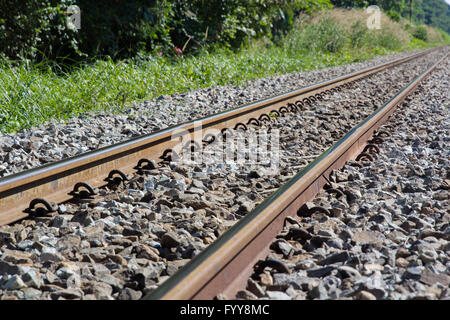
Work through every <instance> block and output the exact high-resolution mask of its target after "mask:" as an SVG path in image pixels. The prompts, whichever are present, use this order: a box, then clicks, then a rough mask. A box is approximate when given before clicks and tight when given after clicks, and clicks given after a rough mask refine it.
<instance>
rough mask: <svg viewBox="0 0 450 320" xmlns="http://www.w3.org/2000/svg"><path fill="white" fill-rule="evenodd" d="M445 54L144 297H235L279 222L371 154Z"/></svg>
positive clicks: (273, 262) (273, 264)
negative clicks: (346, 167)
mask: <svg viewBox="0 0 450 320" xmlns="http://www.w3.org/2000/svg"><path fill="white" fill-rule="evenodd" d="M445 58H446V56H445V57H443V58H441V59H440V60H439V61H438V62H436V63H435V64H433V65H432V66H431V67H430V68H428V69H427V70H426V71H424V72H423V73H422V74H421V75H419V76H418V77H417V78H415V79H414V81H412V82H411V83H410V84H409V85H408V86H407V87H405V88H404V89H403V90H401V91H400V92H399V93H398V94H397V95H396V96H395V97H394V98H392V99H391V100H390V101H388V102H387V103H386V104H385V105H383V106H382V107H380V108H379V109H377V110H376V111H375V112H374V113H373V114H371V115H370V116H369V117H367V119H366V120H364V121H363V122H361V123H360V124H359V125H357V126H356V127H354V128H353V129H352V130H351V131H350V132H348V133H347V134H346V135H345V136H344V137H343V138H342V139H341V140H339V141H338V142H337V143H336V144H335V145H333V146H332V147H331V148H329V149H328V150H327V151H326V152H324V153H323V154H322V155H320V156H319V157H317V158H316V159H315V160H314V161H313V162H312V163H311V164H309V165H308V166H307V167H306V168H304V169H303V170H301V171H300V172H299V173H298V174H296V175H295V176H294V177H293V178H292V179H291V180H289V181H288V182H287V183H286V184H285V185H284V186H283V187H282V188H280V189H279V190H277V191H276V192H275V193H274V194H272V195H271V196H270V197H269V198H268V199H266V200H265V201H264V202H263V203H261V204H260V205H259V206H258V207H257V208H256V209H255V210H254V211H252V212H251V213H250V214H248V215H246V216H245V217H244V218H242V219H241V220H240V221H239V222H238V223H237V224H236V225H235V226H233V228H231V229H230V230H229V231H228V232H227V233H226V234H224V235H223V236H222V237H221V238H220V239H218V240H217V241H216V242H215V243H213V244H212V245H210V246H209V247H208V248H207V249H206V250H205V251H204V252H202V253H201V254H200V255H199V256H198V257H196V258H195V259H194V260H192V261H191V262H190V263H189V264H188V265H186V266H185V267H184V268H183V269H182V270H181V271H180V272H179V273H177V274H176V275H175V276H174V277H172V278H171V279H169V280H168V281H166V282H165V283H164V284H163V285H161V287H159V288H158V289H157V290H156V291H155V292H153V293H152V294H150V295H148V296H147V298H148V299H172V300H182V299H212V298H214V297H216V296H217V295H219V294H224V295H225V296H227V297H233V296H235V294H236V292H237V291H238V290H239V289H242V288H245V287H246V285H247V280H248V278H249V276H250V275H251V274H252V273H253V271H254V270H253V266H254V265H255V264H256V263H257V262H258V261H259V260H260V259H261V258H262V257H264V256H266V255H267V253H268V251H269V244H270V243H271V242H272V241H273V239H274V238H275V237H276V235H277V234H278V233H279V232H280V230H281V229H282V228H283V226H284V224H285V219H286V218H287V217H289V216H291V217H295V216H297V213H298V212H299V211H301V210H302V209H303V208H302V206H303V205H304V204H305V203H306V202H308V201H309V200H311V199H312V198H314V196H315V195H316V194H317V193H318V192H319V191H320V190H321V189H322V188H323V186H324V185H326V184H328V183H330V180H329V178H328V177H330V174H331V173H332V171H333V170H336V169H340V168H341V167H342V166H343V165H344V164H345V163H346V161H348V160H350V159H358V160H359V159H361V158H364V157H369V158H370V157H371V156H370V152H372V151H373V150H375V149H377V148H378V147H377V146H376V145H375V144H373V143H370V139H374V140H375V139H376V138H377V137H378V135H379V136H380V137H381V136H382V132H378V133H377V129H378V128H379V127H380V126H381V125H382V124H383V123H384V122H385V121H386V120H387V119H388V118H389V117H390V116H391V115H392V113H393V112H394V111H395V108H396V107H397V106H398V105H400V104H401V103H402V102H403V101H404V100H405V99H406V98H407V96H408V94H411V93H412V92H413V91H414V90H415V89H416V87H417V86H418V85H419V84H420V83H421V81H423V80H424V79H425V78H426V77H427V76H428V75H429V74H430V73H431V72H432V71H433V70H434V69H435V68H436V67H437V66H438V65H439V63H441V62H442V61H443V60H444V59H445ZM374 133H375V135H374ZM309 210H312V211H314V208H310V209H309ZM277 264H278V265H277ZM265 266H269V267H273V268H275V269H277V268H283V265H282V264H279V261H276V260H270V259H269V260H265V261H264V262H263V263H262V265H259V266H258V268H261V269H264V267H265ZM280 271H281V272H283V271H282V270H280Z"/></svg>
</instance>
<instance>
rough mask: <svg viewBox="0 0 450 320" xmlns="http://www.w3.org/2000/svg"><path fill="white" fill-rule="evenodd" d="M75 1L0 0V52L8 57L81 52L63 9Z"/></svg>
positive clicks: (34, 58) (49, 55) (61, 54)
mask: <svg viewBox="0 0 450 320" xmlns="http://www.w3.org/2000/svg"><path fill="white" fill-rule="evenodd" d="M74 3H75V0H40V1H34V0H21V1H17V0H2V1H0V54H3V55H5V56H7V57H9V58H11V59H18V58H25V59H33V60H40V59H45V58H48V59H56V58H62V57H65V56H72V57H77V56H80V55H81V52H80V51H79V42H78V41H77V30H76V29H75V30H73V29H71V28H69V27H68V25H67V23H66V21H67V20H66V18H67V15H66V14H65V11H66V10H67V8H68V7H69V6H70V5H72V4H74Z"/></svg>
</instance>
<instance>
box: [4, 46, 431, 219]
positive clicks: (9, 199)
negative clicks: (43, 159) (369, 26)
mask: <svg viewBox="0 0 450 320" xmlns="http://www.w3.org/2000/svg"><path fill="white" fill-rule="evenodd" d="M437 49H438V48H433V49H430V50H426V51H423V52H421V53H418V54H415V55H411V56H409V57H406V58H401V59H397V60H394V61H391V62H388V63H385V64H380V65H377V66H375V67H371V68H366V69H363V70H360V71H357V72H353V73H350V74H347V75H344V76H341V77H337V78H334V79H331V80H328V81H324V82H320V83H318V84H315V85H311V86H307V87H304V88H301V89H298V90H293V91H291V92H288V93H284V94H281V95H277V96H274V97H271V98H268V99H264V100H260V101H257V102H254V103H251V104H248V105H244V106H239V107H237V108H234V109H231V110H227V111H224V112H221V113H218V114H215V115H211V116H207V117H204V118H202V119H199V120H196V121H189V122H186V123H183V124H179V125H176V126H173V127H170V128H167V129H163V130H160V131H157V132H154V133H151V134H148V135H143V136H139V137H136V138H133V139H130V140H127V141H124V142H121V143H117V144H114V145H111V146H108V147H104V148H101V149H98V150H94V151H90V152H87V153H84V154H81V155H78V156H75V157H70V158H67V159H64V160H60V161H56V162H54V163H50V164H47V165H44V166H41V167H37V168H34V169H30V170H27V171H24V172H20V173H17V174H13V175H10V176H6V177H3V178H1V179H0V225H4V224H8V223H12V222H14V221H17V220H20V219H23V218H26V217H27V216H28V215H29V214H28V213H27V212H26V210H27V209H28V208H29V207H30V204H33V201H34V200H35V199H39V198H43V199H45V201H47V202H48V203H49V204H51V203H61V202H64V201H67V200H70V199H71V198H72V195H71V194H72V191H73V189H74V186H75V185H76V184H79V183H87V184H89V185H90V186H92V187H93V188H95V187H101V186H104V185H106V182H105V178H106V177H107V176H108V175H109V174H110V173H111V172H112V171H113V170H120V171H121V172H123V173H124V174H125V175H127V174H130V173H133V172H136V169H135V166H136V164H137V163H138V161H139V160H141V159H153V160H158V161H161V160H160V158H161V155H162V154H163V153H164V152H165V151H167V150H171V149H173V148H175V147H176V146H177V145H178V144H179V142H180V141H181V140H184V139H190V140H196V141H198V139H199V137H198V133H199V132H202V131H201V130H202V129H208V130H222V129H224V128H234V127H235V126H236V125H237V124H239V123H243V124H246V123H248V121H249V120H251V119H252V118H257V117H260V116H262V115H264V114H266V115H267V114H269V113H270V112H271V111H274V110H275V111H278V110H279V109H280V108H283V107H285V106H286V105H287V104H289V103H295V102H297V103H298V102H300V103H302V101H308V100H307V99H311V100H314V99H320V98H321V97H320V95H321V94H322V93H324V92H325V93H329V92H331V91H335V90H338V91H340V90H341V88H342V87H343V86H346V85H348V83H350V82H353V81H356V80H358V79H361V78H363V77H367V76H369V75H372V74H374V73H376V72H380V71H382V70H385V69H387V68H390V67H393V66H396V65H399V64H401V63H405V62H408V61H411V60H413V59H417V58H419V57H421V56H424V55H426V54H428V53H430V52H432V51H434V50H437ZM174 137H175V138H174ZM200 139H201V137H200Z"/></svg>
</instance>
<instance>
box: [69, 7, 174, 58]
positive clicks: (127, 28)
mask: <svg viewBox="0 0 450 320" xmlns="http://www.w3.org/2000/svg"><path fill="white" fill-rule="evenodd" d="M77 3H78V5H79V6H80V9H81V29H80V39H81V49H82V51H83V52H85V53H86V54H88V55H89V56H91V57H93V56H99V55H100V56H111V57H116V58H123V57H130V56H134V55H136V54H137V53H138V52H139V51H150V50H152V49H157V46H158V45H159V46H164V47H169V46H170V45H171V39H170V35H169V33H170V24H171V21H172V18H173V11H172V7H173V4H172V2H171V1H168V0H132V1H129V0H117V1H115V2H114V4H111V0H96V1H92V0H78V1H77Z"/></svg>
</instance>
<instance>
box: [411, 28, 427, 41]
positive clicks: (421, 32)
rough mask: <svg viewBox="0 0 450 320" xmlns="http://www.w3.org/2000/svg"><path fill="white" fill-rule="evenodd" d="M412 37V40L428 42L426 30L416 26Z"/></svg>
mask: <svg viewBox="0 0 450 320" xmlns="http://www.w3.org/2000/svg"><path fill="white" fill-rule="evenodd" d="M413 36H414V38H417V39H419V40H422V41H425V42H426V41H427V40H428V32H427V29H425V28H424V27H423V26H418V27H417V28H416V29H415V30H414V32H413Z"/></svg>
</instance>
